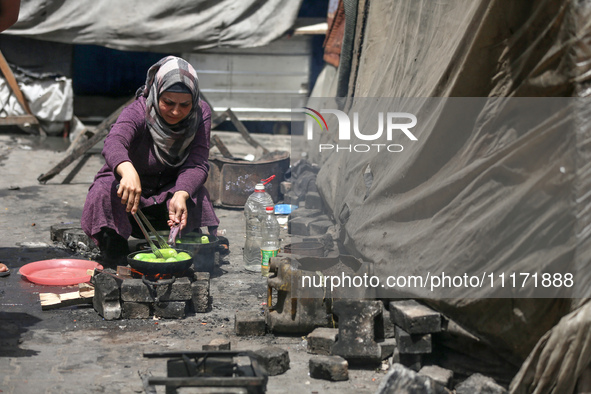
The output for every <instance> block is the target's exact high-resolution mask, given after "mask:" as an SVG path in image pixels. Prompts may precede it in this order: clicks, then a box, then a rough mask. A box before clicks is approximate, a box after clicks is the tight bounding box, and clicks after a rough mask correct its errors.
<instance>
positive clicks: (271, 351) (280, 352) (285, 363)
mask: <svg viewBox="0 0 591 394" xmlns="http://www.w3.org/2000/svg"><path fill="white" fill-rule="evenodd" d="M253 353H254V354H255V356H256V358H257V361H258V362H259V365H261V366H262V367H263V368H265V370H266V371H267V374H268V375H269V376H276V375H280V374H282V373H284V372H285V371H287V370H288V369H289V352H288V351H287V350H285V349H282V348H280V347H276V346H269V347H265V348H262V349H258V350H255V351H254V352H253Z"/></svg>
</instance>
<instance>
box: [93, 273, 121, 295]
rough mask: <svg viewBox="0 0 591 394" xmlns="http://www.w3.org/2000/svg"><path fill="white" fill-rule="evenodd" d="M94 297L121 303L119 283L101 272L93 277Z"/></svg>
mask: <svg viewBox="0 0 591 394" xmlns="http://www.w3.org/2000/svg"><path fill="white" fill-rule="evenodd" d="M92 284H93V285H94V297H95V298H97V297H98V298H99V299H100V300H101V301H119V295H120V291H119V282H117V280H116V279H115V278H113V277H112V276H111V275H108V274H105V273H102V272H99V273H97V274H96V275H94V276H93V277H92Z"/></svg>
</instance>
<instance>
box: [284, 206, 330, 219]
mask: <svg viewBox="0 0 591 394" xmlns="http://www.w3.org/2000/svg"><path fill="white" fill-rule="evenodd" d="M320 215H322V212H321V211H319V210H318V209H306V208H298V209H295V210H293V211H291V213H290V214H289V219H290V220H291V219H296V218H301V217H306V218H317V217H318V216H320Z"/></svg>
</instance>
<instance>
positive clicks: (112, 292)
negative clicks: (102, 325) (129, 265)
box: [93, 272, 209, 320]
mask: <svg viewBox="0 0 591 394" xmlns="http://www.w3.org/2000/svg"><path fill="white" fill-rule="evenodd" d="M156 283H158V282H156ZM161 283H162V282H161ZM93 284H94V286H95V297H94V299H93V305H94V308H95V310H96V311H97V312H98V313H99V314H100V315H101V316H103V317H104V318H105V319H106V320H114V319H119V318H123V319H148V318H150V317H152V316H154V317H158V318H165V319H181V318H184V317H185V316H186V313H187V311H191V310H192V311H194V312H197V313H203V312H207V311H208V308H209V273H207V272H195V273H192V276H190V277H180V278H176V279H175V280H174V282H173V283H169V284H163V285H159V286H152V285H149V284H146V283H144V282H143V281H142V279H131V278H125V279H123V278H121V279H118V278H116V276H114V275H110V274H108V273H98V274H96V275H95V276H94V278H93Z"/></svg>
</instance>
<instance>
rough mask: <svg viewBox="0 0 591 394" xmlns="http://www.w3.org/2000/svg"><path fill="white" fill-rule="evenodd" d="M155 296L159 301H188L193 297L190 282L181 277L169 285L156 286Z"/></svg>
mask: <svg viewBox="0 0 591 394" xmlns="http://www.w3.org/2000/svg"><path fill="white" fill-rule="evenodd" d="M156 296H157V297H158V299H159V300H160V301H189V300H190V299H191V298H192V297H193V291H192V289H191V281H190V280H189V278H187V277H182V278H177V279H176V280H175V281H174V283H171V284H169V285H162V286H156Z"/></svg>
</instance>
